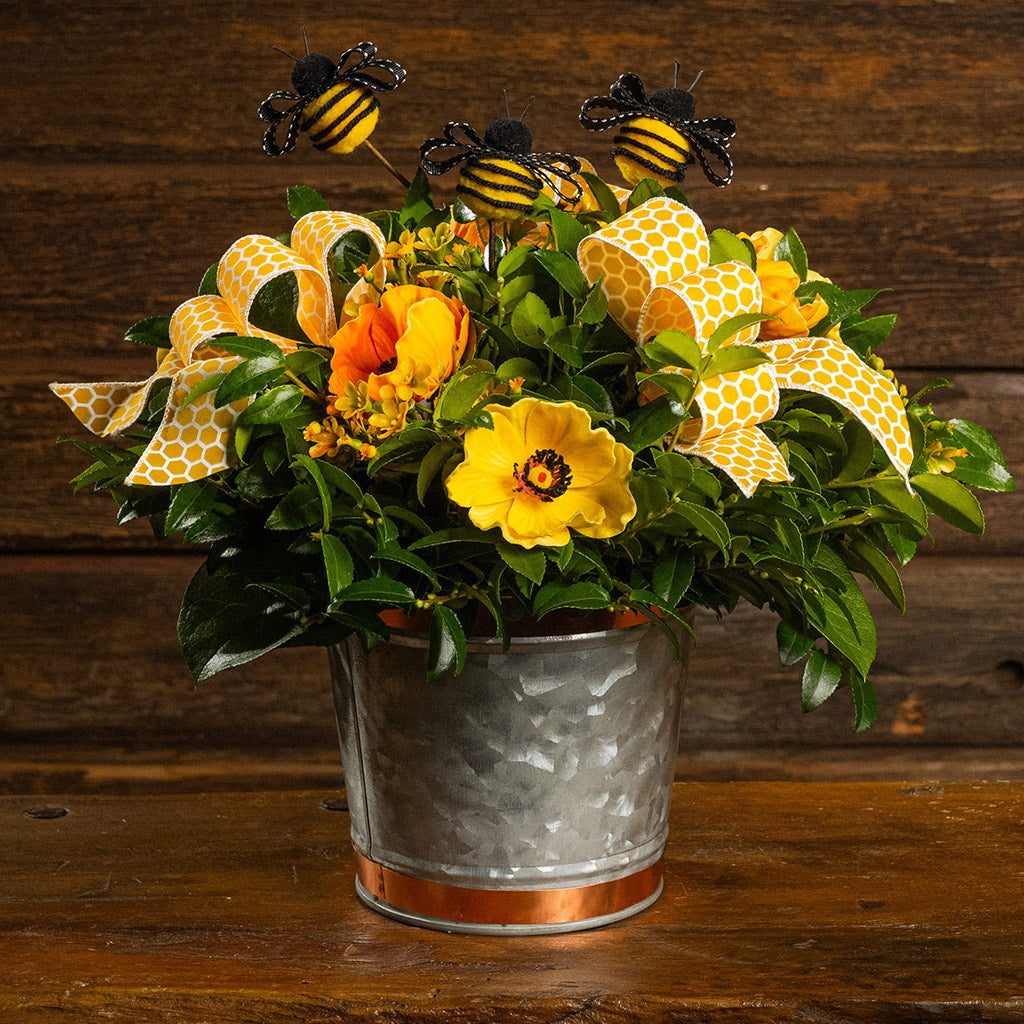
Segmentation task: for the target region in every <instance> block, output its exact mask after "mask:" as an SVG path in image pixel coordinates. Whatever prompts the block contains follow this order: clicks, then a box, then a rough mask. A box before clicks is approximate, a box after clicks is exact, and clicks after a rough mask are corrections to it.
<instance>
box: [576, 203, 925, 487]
mask: <svg viewBox="0 0 1024 1024" xmlns="http://www.w3.org/2000/svg"><path fill="white" fill-rule="evenodd" d="M577 255H578V259H579V263H580V267H581V268H582V270H583V272H584V274H585V275H586V276H587V279H588V280H589V281H590V282H591V283H593V282H595V281H596V280H598V279H599V278H600V279H601V280H602V287H603V289H604V292H605V294H606V295H607V297H608V311H609V313H610V314H611V315H612V317H613V319H614V320H615V321H616V322H617V323H618V324H619V325H620V326H621V327H622V328H623V330H625V331H626V332H627V333H628V334H629V335H631V336H632V337H633V338H635V339H636V341H637V343H638V344H639V345H641V346H642V345H643V344H644V343H645V342H646V341H647V339H649V338H651V337H653V336H654V335H655V334H657V333H658V332H659V331H663V330H666V329H668V328H674V329H676V330H680V331H684V332H685V333H687V334H689V335H691V336H692V337H693V338H694V339H696V341H697V343H698V345H699V346H700V348H701V351H703V352H705V353H706V352H707V350H708V339H709V338H710V337H711V335H712V334H713V333H714V331H715V328H716V327H717V326H718V325H719V324H720V323H722V322H723V321H725V320H728V319H730V318H732V317H736V316H740V315H741V314H744V313H759V312H760V310H761V285H760V282H759V281H758V279H757V275H756V274H755V273H754V271H753V270H751V268H750V267H748V266H746V265H745V264H743V263H739V262H728V263H720V264H717V265H715V266H711V265H710V264H709V260H710V247H709V244H708V236H707V232H706V231H705V229H704V225H703V224H702V223H701V220H700V218H699V217H698V216H697V215H696V214H695V213H694V212H693V211H692V210H691V209H689V207H686V206H684V205H682V204H681V203H678V202H675V201H674V200H672V199H668V198H657V199H651V200H649V201H648V202H646V203H644V204H642V205H641V206H638V207H637V208H636V209H634V210H632V211H631V212H629V213H627V214H625V215H624V216H622V217H619V218H618V219H617V220H615V221H613V222H612V223H611V224H608V225H607V226H606V227H604V228H602V229H601V230H600V231H597V232H595V233H594V234H592V235H589V236H588V237H587V238H585V239H584V240H583V241H582V242H581V243H580V245H579V249H578V253H577ZM757 334H758V325H757V324H756V323H755V324H751V325H749V326H747V327H744V328H741V329H740V330H739V331H737V333H736V334H735V335H734V336H733V337H732V338H731V339H730V340H729V341H728V342H727V344H734V345H752V346H754V347H756V348H758V349H760V350H761V351H762V352H764V353H765V354H767V355H768V356H770V357H771V360H770V362H766V363H762V364H760V365H758V366H755V367H752V368H749V369H744V370H735V371H732V372H730V373H723V374H722V375H721V376H719V377H714V378H710V379H705V380H702V381H700V383H699V384H698V385H697V388H696V390H695V393H694V401H695V402H696V404H697V407H698V409H699V410H700V416H699V418H694V419H693V420H690V421H688V422H686V423H684V424H683V427H682V430H681V432H680V441H679V442H678V444H677V449H678V450H679V451H681V452H683V453H684V454H692V455H699V456H700V457H701V458H703V459H706V460H707V461H708V462H710V463H712V464H713V465H715V466H717V467H718V468H720V469H722V470H723V471H724V472H726V473H728V474H729V476H731V477H732V479H733V480H734V481H735V482H736V484H737V486H738V487H739V488H740V490H741V491H742V492H743V493H744V494H745V495H747V496H748V497H749V496H750V495H751V494H753V493H754V490H755V489H756V487H757V485H758V484H759V483H760V482H761V481H762V480H775V481H782V480H791V479H792V477H791V475H790V473H789V470H788V468H787V466H786V462H785V459H784V458H783V457H782V453H781V452H780V451H779V450H778V448H776V447H775V445H774V444H773V443H772V442H771V441H770V440H769V439H768V437H767V435H765V434H764V432H763V431H761V430H760V429H759V427H758V426H757V424H759V423H764V422H765V421H766V420H769V419H771V418H772V416H774V415H775V413H776V412H777V410H778V406H779V388H793V389H796V390H802V391H813V392H816V393H817V394H820V395H825V396H826V397H828V398H830V399H832V400H833V401H834V402H837V403H838V404H839V405H841V406H843V407H844V408H845V409H847V410H849V411H850V412H851V413H852V414H853V415H855V416H856V417H857V418H858V419H860V420H861V422H862V423H863V424H864V425H865V426H866V427H867V428H868V430H869V431H870V432H871V433H872V435H873V436H874V437H875V438H876V439H877V440H878V442H879V444H881V446H882V448H883V449H884V451H885V453H886V455H887V456H888V457H889V460H890V461H891V462H892V464H893V466H894V467H895V468H896V469H897V470H898V472H899V473H900V475H901V476H902V477H903V478H904V480H906V479H907V474H908V472H909V469H910V463H911V460H912V458H913V448H912V445H911V440H910V431H909V428H908V426H907V419H906V412H905V410H904V407H903V403H902V402H901V401H900V398H899V394H898V393H897V391H896V389H895V387H894V386H893V384H892V383H891V382H890V381H889V380H888V379H887V378H885V377H883V376H882V375H881V374H880V373H877V372H875V371H874V370H872V369H871V368H870V367H868V366H866V365H865V364H864V363H863V362H862V361H861V360H860V358H858V356H857V355H856V353H854V352H853V351H852V350H851V349H850V348H848V347H847V346H846V345H844V344H843V343H842V342H840V341H835V340H833V339H831V338H813V337H812V338H786V339H782V340H780V341H758V340H757Z"/></svg>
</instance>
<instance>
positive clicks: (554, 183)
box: [528, 153, 583, 203]
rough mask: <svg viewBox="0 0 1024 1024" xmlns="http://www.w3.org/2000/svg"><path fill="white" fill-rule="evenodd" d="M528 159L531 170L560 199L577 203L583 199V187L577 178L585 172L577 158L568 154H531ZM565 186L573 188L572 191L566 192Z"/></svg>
mask: <svg viewBox="0 0 1024 1024" xmlns="http://www.w3.org/2000/svg"><path fill="white" fill-rule="evenodd" d="M528 159H529V166H530V168H531V169H532V170H533V171H535V172H536V173H537V174H538V175H539V176H540V177H541V178H542V179H543V180H544V181H545V183H546V184H547V185H548V187H549V188H550V189H551V191H552V192H554V193H555V195H557V196H558V197H559V198H560V199H562V200H564V201H565V202H567V203H575V202H578V201H579V200H580V199H581V198H582V197H583V185H582V184H581V183H580V181H579V180H578V179H577V178H576V177H575V175H577V174H579V173H580V171H582V170H583V164H581V163H580V161H579V159H578V158H577V157H574V156H570V155H569V154H568V153H531V154H530V156H529V157H528ZM565 186H571V189H572V191H571V192H566V191H565Z"/></svg>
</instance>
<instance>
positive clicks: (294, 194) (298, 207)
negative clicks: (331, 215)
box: [288, 185, 330, 220]
mask: <svg viewBox="0 0 1024 1024" xmlns="http://www.w3.org/2000/svg"><path fill="white" fill-rule="evenodd" d="M329 209H330V206H329V205H328V203H327V200H326V199H324V197H323V196H322V195H320V193H319V192H317V190H316V189H313V188H310V187H309V186H308V185H292V186H291V188H289V189H288V212H289V213H290V214H291V215H292V216H293V217H294V218H295V219H296V220H298V219H299V218H300V217H304V216H305V215H306V214H307V213H316V212H317V211H319V210H329Z"/></svg>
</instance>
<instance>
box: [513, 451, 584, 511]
mask: <svg viewBox="0 0 1024 1024" xmlns="http://www.w3.org/2000/svg"><path fill="white" fill-rule="evenodd" d="M512 474H513V476H515V478H516V484H517V486H516V487H515V488H514V489H515V490H516V491H526V492H527V493H528V494H533V495H535V496H536V497H538V498H540V500H541V501H554V500H555V498H557V497H559V496H560V495H562V494H565V492H566V491H567V490H568V489H569V485H570V484H571V483H572V470H571V469H570V468H569V465H568V463H567V462H566V461H565V459H563V458H562V456H561V455H559V454H558V453H557V452H556V451H555V450H554V449H553V448H539V449H538V450H537V451H535V452H534V453H533V454H532V455H531V456H530V457H529V458H528V459H527V460H526V462H524V463H523V468H522V469H520V468H519V463H518V462H517V463H515V464H514V465H513V466H512Z"/></svg>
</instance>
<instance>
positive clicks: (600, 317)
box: [576, 282, 608, 324]
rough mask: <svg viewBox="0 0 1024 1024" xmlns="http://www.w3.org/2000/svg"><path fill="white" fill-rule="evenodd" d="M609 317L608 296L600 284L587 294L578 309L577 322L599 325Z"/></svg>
mask: <svg viewBox="0 0 1024 1024" xmlns="http://www.w3.org/2000/svg"><path fill="white" fill-rule="evenodd" d="M607 315H608V296H607V295H605V293H604V289H603V288H602V287H601V284H600V282H598V283H597V284H595V285H594V286H593V288H591V289H590V291H589V292H587V296H586V298H585V299H584V300H583V302H582V303H580V304H578V305H577V308H576V321H577V322H578V323H581V324H599V323H602V322H603V321H604V318H605V317H606V316H607Z"/></svg>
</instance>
